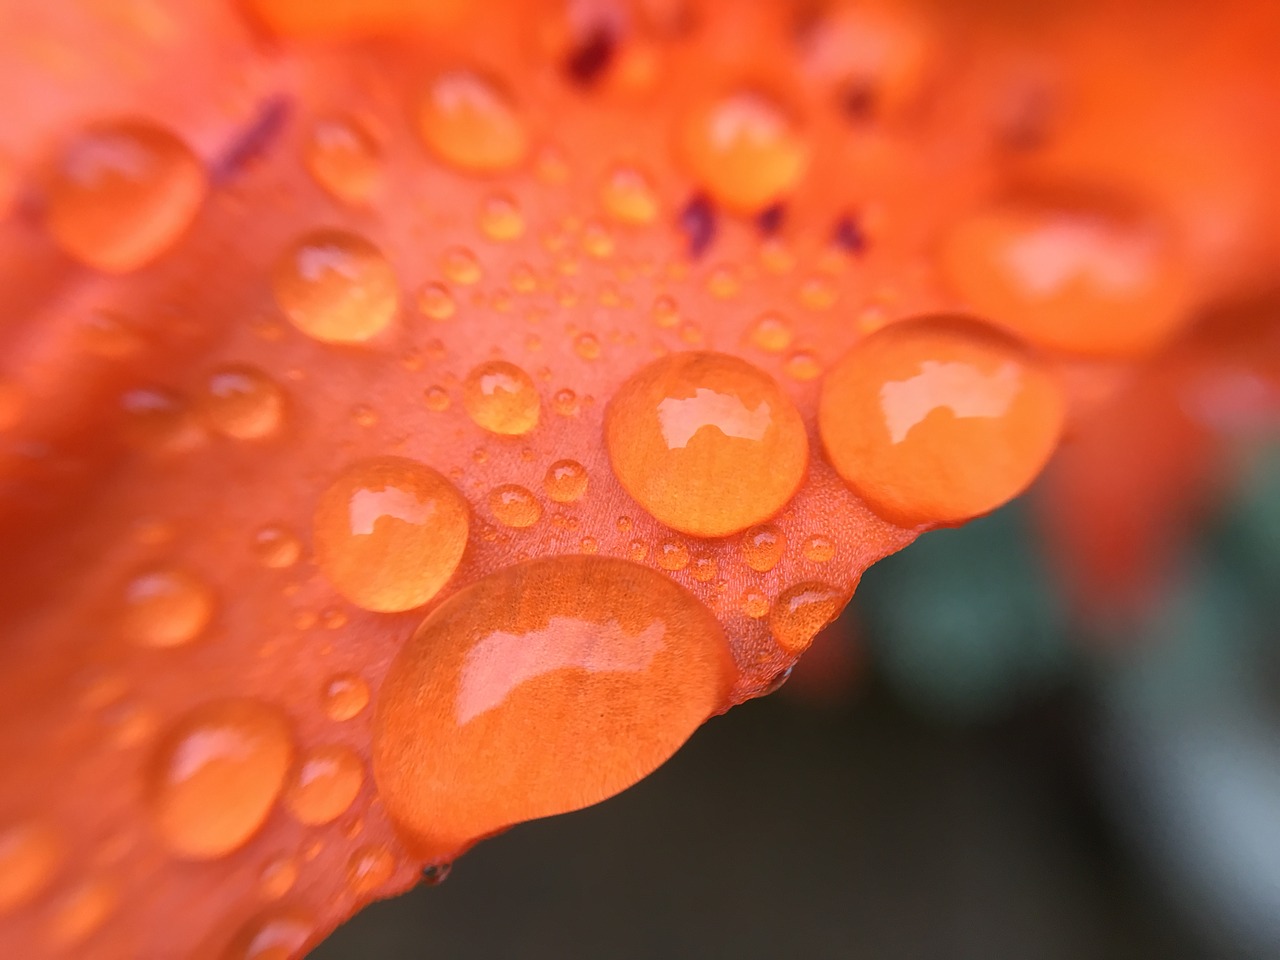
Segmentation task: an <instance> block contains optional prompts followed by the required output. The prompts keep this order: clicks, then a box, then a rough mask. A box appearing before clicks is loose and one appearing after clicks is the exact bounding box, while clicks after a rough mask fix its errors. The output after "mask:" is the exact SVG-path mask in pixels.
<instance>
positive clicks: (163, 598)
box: [120, 567, 214, 647]
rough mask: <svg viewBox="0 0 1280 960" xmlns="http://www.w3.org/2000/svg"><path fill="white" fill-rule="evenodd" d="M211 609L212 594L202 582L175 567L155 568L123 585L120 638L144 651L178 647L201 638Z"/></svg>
mask: <svg viewBox="0 0 1280 960" xmlns="http://www.w3.org/2000/svg"><path fill="white" fill-rule="evenodd" d="M213 609H214V597H213V591H212V590H211V589H210V588H209V585H208V584H207V583H205V582H204V581H203V580H202V579H200V578H199V577H197V576H196V575H195V574H193V573H191V572H189V571H187V570H183V569H181V568H178V567H157V568H155V569H152V570H146V571H144V572H142V573H140V574H138V575H137V576H136V577H134V578H133V579H132V580H130V581H129V583H128V584H126V586H125V589H124V602H123V605H122V608H121V612H120V634H121V636H123V637H124V638H125V639H126V640H128V641H129V642H130V643H136V644H138V645H139V646H143V647H179V646H182V645H183V644H186V643H190V642H191V641H192V640H194V639H196V637H198V636H199V635H200V634H201V632H202V631H203V630H204V629H205V627H206V626H208V624H209V620H210V619H211V618H212V617H213Z"/></svg>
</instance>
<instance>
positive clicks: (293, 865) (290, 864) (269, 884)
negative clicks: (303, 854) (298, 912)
mask: <svg viewBox="0 0 1280 960" xmlns="http://www.w3.org/2000/svg"><path fill="white" fill-rule="evenodd" d="M297 882H298V863H297V861H296V860H294V859H293V858H292V857H276V858H275V859H274V860H269V861H267V864H266V866H264V867H263V868H262V873H261V874H259V876H258V890H259V891H261V893H262V896H263V898H264V899H266V900H279V899H280V898H281V897H283V896H284V895H285V894H286V893H288V892H289V891H290V890H292V889H293V885H294V884H295V883H297Z"/></svg>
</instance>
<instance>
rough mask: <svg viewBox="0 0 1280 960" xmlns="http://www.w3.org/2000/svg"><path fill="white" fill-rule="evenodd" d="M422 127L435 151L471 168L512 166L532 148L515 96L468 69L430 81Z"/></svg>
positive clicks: (467, 169) (423, 102)
mask: <svg viewBox="0 0 1280 960" xmlns="http://www.w3.org/2000/svg"><path fill="white" fill-rule="evenodd" d="M418 132H419V133H420V134H421V136H422V139H423V141H424V142H425V143H426V145H427V146H428V147H429V148H430V149H431V150H432V152H433V153H435V154H436V156H438V157H439V158H440V159H441V160H443V161H444V162H445V163H447V164H449V165H450V166H453V167H455V168H457V169H458V170H462V171H464V172H467V173H494V172H498V171H502V170H509V169H511V168H512V167H514V166H516V165H517V164H519V163H520V162H521V161H522V160H524V158H525V156H526V155H527V154H528V152H529V134H528V131H527V130H526V129H525V124H524V119H523V118H522V117H521V116H520V114H519V112H518V111H517V110H516V108H515V105H514V104H513V103H512V100H511V98H510V97H509V96H508V95H507V93H506V92H505V91H503V90H501V89H500V88H499V87H498V86H497V85H496V84H495V83H493V82H492V81H490V80H488V79H486V78H485V77H482V76H480V75H479V74H476V73H472V72H470V71H466V70H456V71H453V72H450V73H444V74H441V75H440V76H438V77H436V78H435V79H434V80H432V81H431V83H430V84H428V86H427V88H426V90H425V91H424V92H423V95H422V99H421V100H420V101H419V104H418Z"/></svg>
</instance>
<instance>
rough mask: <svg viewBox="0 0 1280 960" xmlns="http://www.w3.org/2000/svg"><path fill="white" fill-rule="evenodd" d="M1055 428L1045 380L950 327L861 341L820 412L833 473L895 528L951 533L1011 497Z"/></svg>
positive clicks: (940, 322) (896, 330)
mask: <svg viewBox="0 0 1280 960" xmlns="http://www.w3.org/2000/svg"><path fill="white" fill-rule="evenodd" d="M1064 419H1065V400H1064V397H1063V394H1062V390H1061V387H1060V386H1059V384H1058V382H1057V381H1056V379H1055V378H1054V377H1053V376H1052V375H1051V374H1050V373H1049V371H1048V370H1046V369H1045V368H1044V367H1042V366H1041V365H1040V364H1039V363H1038V362H1037V361H1036V360H1035V359H1034V358H1033V357H1032V356H1030V355H1029V354H1028V353H1027V352H1026V351H1025V350H1024V349H1023V348H1022V347H1021V346H1020V345H1019V344H1017V343H1016V342H1015V341H1013V340H1012V339H1010V338H1008V337H1007V336H1005V335H1004V334H1002V333H1000V332H998V331H996V330H993V329H992V328H990V327H986V326H985V325H983V324H981V323H978V322H977V321H974V320H972V319H969V318H965V317H954V316H936V317H924V318H920V319H916V320H911V321H902V322H899V323H894V324H891V325H890V326H888V327H885V328H883V329H882V330H880V331H878V332H877V333H874V334H872V335H871V336H869V337H867V338H866V339H865V340H863V341H862V342H861V343H860V344H858V345H857V346H856V347H854V348H853V350H851V351H850V352H849V353H848V354H846V355H845V357H844V358H843V359H842V360H841V361H840V362H839V363H837V364H836V366H835V367H834V368H832V370H831V371H830V373H829V374H828V376H827V378H826V380H825V381H824V382H823V387H822V396H821V400H820V403H819V408H818V426H819V430H820V432H821V434H822V442H823V445H824V447H825V448H826V451H827V456H828V457H829V458H830V460H831V464H832V466H834V467H835V469H836V472H837V473H839V474H840V476H841V477H842V478H843V479H844V481H845V482H846V483H848V484H849V485H850V486H851V487H853V489H854V490H855V491H856V492H857V493H858V494H859V495H861V496H862V497H863V498H864V499H865V500H866V501H867V502H868V503H869V504H870V505H871V506H872V508H874V509H875V510H877V511H878V512H880V513H882V514H883V515H884V516H886V517H888V518H890V519H892V520H896V521H897V522H899V523H902V524H904V525H911V524H921V523H957V522H960V521H962V520H967V519H969V518H971V517H975V516H978V515H980V514H983V513H986V512H988V511H990V510H994V509H995V508H996V507H998V506H1000V505H1001V504H1002V503H1004V502H1006V501H1007V500H1009V499H1011V498H1012V497H1014V496H1016V495H1017V494H1019V493H1021V492H1022V491H1023V490H1024V489H1025V488H1026V487H1027V486H1028V485H1029V484H1030V483H1031V481H1032V480H1033V479H1034V478H1035V476H1036V475H1037V474H1038V473H1039V472H1040V470H1041V468H1043V466H1044V464H1045V463H1046V462H1047V461H1048V459H1049V456H1050V454H1052V452H1053V450H1054V448H1055V447H1056V446H1057V443H1058V438H1059V436H1060V434H1061V432H1062V427H1063V422H1064Z"/></svg>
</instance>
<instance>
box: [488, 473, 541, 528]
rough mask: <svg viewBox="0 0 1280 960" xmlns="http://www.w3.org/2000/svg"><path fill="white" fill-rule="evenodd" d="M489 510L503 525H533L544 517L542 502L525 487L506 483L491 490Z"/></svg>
mask: <svg viewBox="0 0 1280 960" xmlns="http://www.w3.org/2000/svg"><path fill="white" fill-rule="evenodd" d="M489 510H490V512H491V513H492V514H493V516H494V519H496V520H497V521H498V522H499V523H501V524H502V525H503V526H507V527H517V528H523V527H531V526H533V525H534V524H535V523H537V522H538V520H539V519H541V517H542V504H540V503H539V502H538V498H537V497H535V496H534V495H533V494H532V493H530V492H529V491H528V490H526V489H525V488H524V487H522V486H519V485H518V484H514V483H504V484H502V485H501V486H498V487H494V488H493V489H492V490H490V491H489Z"/></svg>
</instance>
